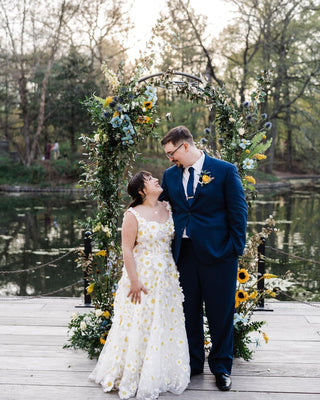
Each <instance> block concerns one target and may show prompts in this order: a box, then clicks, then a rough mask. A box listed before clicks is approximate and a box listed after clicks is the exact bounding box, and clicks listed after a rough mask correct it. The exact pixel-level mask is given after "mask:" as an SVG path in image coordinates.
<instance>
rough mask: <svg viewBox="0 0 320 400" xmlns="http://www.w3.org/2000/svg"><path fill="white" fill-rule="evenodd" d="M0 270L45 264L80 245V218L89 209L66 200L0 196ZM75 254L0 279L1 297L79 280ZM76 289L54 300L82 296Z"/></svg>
mask: <svg viewBox="0 0 320 400" xmlns="http://www.w3.org/2000/svg"><path fill="white" fill-rule="evenodd" d="M0 210H1V214H0V215H1V223H0V224H1V225H0V265H1V270H5V271H16V270H27V269H30V268H33V267H37V266H39V265H42V264H45V263H48V262H50V261H51V260H54V259H56V258H58V257H59V256H61V255H64V254H66V253H68V252H69V251H70V250H72V249H74V248H77V247H78V246H80V245H82V237H81V236H82V228H81V226H80V224H79V218H83V216H84V215H85V214H90V213H92V212H94V208H93V205H92V204H91V203H90V202H88V201H85V200H83V199H80V198H76V197H71V196H70V195H56V194H54V195H52V194H50V195H46V194H40V195H39V194H36V195H34V194H30V195H28V194H18V195H17V194H8V195H7V194H6V195H2V196H0ZM75 258H76V257H75V254H74V253H71V254H70V255H69V256H67V257H65V258H63V259H61V260H60V261H59V262H57V263H56V264H54V263H53V264H50V265H48V266H46V267H43V268H40V269H37V270H34V271H29V272H23V273H15V274H5V275H3V274H2V275H0V295H20V296H25V295H38V294H42V293H44V294H45V293H48V292H51V291H54V290H57V289H60V288H62V287H65V286H67V285H69V284H72V283H73V282H76V281H77V280H79V279H81V277H82V272H81V271H78V270H77V269H76V264H75ZM81 291H82V289H81V287H80V288H72V289H69V290H67V291H65V292H60V293H59V296H73V295H79V294H81Z"/></svg>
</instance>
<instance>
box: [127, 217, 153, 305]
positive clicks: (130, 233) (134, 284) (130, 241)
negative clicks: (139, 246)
mask: <svg viewBox="0 0 320 400" xmlns="http://www.w3.org/2000/svg"><path fill="white" fill-rule="evenodd" d="M137 232H138V223H137V220H136V218H135V216H134V215H133V214H132V213H131V212H127V213H126V214H125V216H124V218H123V223H122V234H121V241H122V253H123V261H124V265H125V268H126V270H127V274H128V277H129V280H130V283H131V287H130V291H129V293H128V297H130V296H131V301H132V303H137V302H138V303H140V302H141V290H142V291H143V293H144V294H147V293H148V292H147V289H146V288H145V287H144V286H143V284H142V283H141V282H140V280H139V279H138V275H137V268H136V263H135V260H134V257H133V249H134V246H135V242H136V238H137Z"/></svg>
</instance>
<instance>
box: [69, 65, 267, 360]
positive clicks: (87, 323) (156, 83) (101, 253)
mask: <svg viewBox="0 0 320 400" xmlns="http://www.w3.org/2000/svg"><path fill="white" fill-rule="evenodd" d="M150 65H152V60H150V59H144V60H143V62H141V63H140V64H138V65H137V67H136V68H135V69H134V75H133V76H129V77H126V76H125V72H124V64H123V63H121V64H120V65H119V70H118V71H117V72H113V71H111V70H109V69H107V68H106V67H105V66H104V67H103V72H104V74H105V77H106V82H107V85H106V86H107V88H106V96H105V97H103V98H102V97H98V96H96V95H92V96H91V97H90V98H87V99H86V101H85V102H84V105H85V106H86V108H87V110H88V113H89V116H90V118H91V122H92V132H90V133H88V134H82V135H81V137H80V140H81V141H82V144H83V148H84V153H83V154H84V156H85V161H83V163H82V168H83V173H82V177H81V180H80V182H79V183H80V185H81V186H83V187H84V188H86V189H87V193H88V196H90V197H91V198H92V199H94V200H95V201H96V203H97V206H98V212H97V214H96V216H95V217H93V218H87V219H86V221H85V222H84V223H83V227H84V229H85V230H89V231H92V238H93V240H94V243H93V245H94V251H93V254H92V255H90V256H89V257H87V256H86V255H85V254H84V253H83V251H82V250H79V254H78V260H77V262H78V265H79V268H82V269H83V270H84V271H87V272H88V280H89V285H88V288H87V290H88V293H89V294H90V295H91V298H92V304H93V306H94V307H95V311H91V312H89V313H87V314H84V315H75V316H74V317H73V318H72V319H71V321H70V323H69V340H68V344H66V345H65V347H71V348H75V349H77V348H80V349H84V350H86V351H87V352H88V355H89V357H90V358H92V357H96V356H97V355H98V354H99V353H100V351H101V349H102V347H103V344H104V342H105V340H106V338H107V335H108V332H109V330H110V327H111V325H112V316H113V299H114V294H115V291H116V288H117V282H118V279H119V277H120V275H121V271H122V268H123V263H122V256H121V249H120V245H119V242H120V240H119V230H118V226H119V225H120V222H121V219H122V214H123V208H124V204H123V195H124V191H125V187H126V184H127V180H128V178H130V174H131V170H132V165H133V163H134V161H135V157H136V155H137V146H138V145H139V143H140V142H141V141H142V140H144V139H145V138H146V137H148V136H151V135H155V134H156V129H157V125H158V123H159V122H160V120H161V118H162V116H161V115H160V113H159V110H158V107H157V102H158V88H159V87H161V88H165V89H166V88H174V89H175V90H176V91H177V92H178V93H184V94H185V95H186V96H187V98H188V99H189V100H190V101H193V102H201V103H202V104H203V105H204V106H205V107H207V108H208V109H209V110H211V109H212V108H213V107H215V110H216V119H215V122H214V127H215V136H214V137H211V136H210V132H211V128H212V127H209V128H206V129H204V131H205V137H204V138H202V140H201V146H202V147H203V148H204V149H205V150H206V151H208V153H209V154H210V152H212V148H210V146H208V144H209V143H210V142H213V141H214V146H213V147H214V148H215V149H217V152H218V153H216V154H215V155H216V156H218V157H220V158H222V159H224V160H226V161H229V162H232V163H234V164H235V165H236V166H237V167H238V171H239V175H240V177H241V179H242V182H243V185H244V188H245V190H246V194H247V198H248V200H250V199H253V198H254V195H255V186H254V184H255V182H254V178H253V177H252V176H251V175H250V174H249V172H250V171H252V170H254V168H256V166H257V163H258V162H259V160H261V159H263V158H265V155H264V154H263V153H264V152H265V151H266V150H267V149H268V147H269V146H270V144H271V139H268V138H267V130H268V129H269V128H270V126H269V125H268V126H267V125H266V121H265V119H266V116H265V115H264V114H263V113H262V103H263V102H264V98H265V96H266V92H265V90H266V89H265V86H267V85H268V84H269V81H270V76H269V74H268V73H262V74H261V76H260V77H259V78H258V86H257V89H256V90H255V91H254V92H253V93H252V95H251V96H250V98H251V102H250V103H249V102H248V104H240V105H238V104H237V103H236V101H235V100H233V99H231V98H230V96H229V95H228V94H227V92H226V90H225V88H215V87H213V86H212V85H210V84H209V82H208V81H206V79H204V78H203V79H201V80H202V82H201V83H197V84H195V82H194V81H190V80H186V81H185V82H181V81H179V84H178V85H177V84H176V81H175V78H174V71H172V70H168V71H167V72H166V73H164V74H162V75H161V76H158V77H155V76H154V77H152V78H151V79H150V80H148V83H147V82H146V81H145V80H141V77H142V76H143V74H146V72H147V71H148V68H149V67H150ZM269 124H270V123H269ZM212 179H213V177H210V176H209V175H208V174H206V173H205V171H204V173H203V176H202V184H210V182H211V180H212ZM242 307H243V306H242ZM236 311H237V310H236ZM235 332H236V330H235ZM235 343H236V341H235ZM242 354H243V353H239V355H240V356H241V357H242Z"/></svg>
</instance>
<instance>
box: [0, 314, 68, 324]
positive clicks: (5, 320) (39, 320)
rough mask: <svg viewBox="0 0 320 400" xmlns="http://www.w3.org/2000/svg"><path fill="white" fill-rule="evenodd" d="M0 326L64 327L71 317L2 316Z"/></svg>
mask: <svg viewBox="0 0 320 400" xmlns="http://www.w3.org/2000/svg"><path fill="white" fill-rule="evenodd" d="M0 318H1V323H0V325H10V326H25V327H26V326H60V327H65V326H66V325H68V323H69V322H70V319H71V316H70V315H69V314H68V315H66V316H65V317H62V316H61V315H59V316H56V315H55V316H54V315H52V316H51V317H50V316H48V315H45V316H41V315H36V314H35V315H34V316H21V317H17V316H14V317H13V316H7V315H5V316H2V317H0Z"/></svg>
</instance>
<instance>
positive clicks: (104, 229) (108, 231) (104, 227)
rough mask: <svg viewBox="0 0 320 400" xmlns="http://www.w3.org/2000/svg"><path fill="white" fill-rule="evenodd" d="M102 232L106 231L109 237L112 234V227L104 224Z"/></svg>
mask: <svg viewBox="0 0 320 400" xmlns="http://www.w3.org/2000/svg"><path fill="white" fill-rule="evenodd" d="M102 232H104V233H105V234H106V235H107V236H108V237H110V235H111V231H110V228H109V227H108V226H103V227H102Z"/></svg>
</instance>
